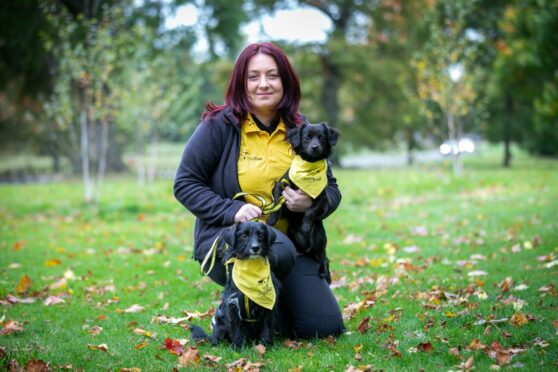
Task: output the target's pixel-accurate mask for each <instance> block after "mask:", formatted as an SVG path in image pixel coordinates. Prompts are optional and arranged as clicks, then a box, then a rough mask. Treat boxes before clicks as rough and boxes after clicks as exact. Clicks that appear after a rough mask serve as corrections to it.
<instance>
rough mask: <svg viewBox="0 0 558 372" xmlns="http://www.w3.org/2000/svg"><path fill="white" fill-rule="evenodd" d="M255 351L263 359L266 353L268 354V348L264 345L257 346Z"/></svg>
mask: <svg viewBox="0 0 558 372" xmlns="http://www.w3.org/2000/svg"><path fill="white" fill-rule="evenodd" d="M254 350H255V351H256V352H257V353H258V354H259V355H260V356H261V357H263V355H264V354H265V352H266V348H265V346H264V345H262V344H258V345H256V346H254Z"/></svg>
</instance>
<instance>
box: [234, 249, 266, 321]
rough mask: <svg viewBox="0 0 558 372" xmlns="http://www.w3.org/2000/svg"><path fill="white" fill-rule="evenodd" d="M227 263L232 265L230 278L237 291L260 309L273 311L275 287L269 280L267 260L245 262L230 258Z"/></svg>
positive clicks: (255, 259)
mask: <svg viewBox="0 0 558 372" xmlns="http://www.w3.org/2000/svg"><path fill="white" fill-rule="evenodd" d="M229 263H234V265H233V269H232V278H233V281H234V284H236V286H237V287H238V289H240V291H241V292H242V293H244V295H245V296H247V297H248V298H249V299H250V300H252V301H254V302H255V303H257V304H258V305H260V306H261V307H265V308H266V309H269V310H271V309H273V306H274V305H275V287H273V281H272V280H271V269H270V266H269V261H268V260H267V258H263V257H250V258H248V259H245V260H239V259H236V258H231V259H230V260H228V261H227V262H226V264H229Z"/></svg>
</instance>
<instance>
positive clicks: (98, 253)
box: [0, 156, 558, 371]
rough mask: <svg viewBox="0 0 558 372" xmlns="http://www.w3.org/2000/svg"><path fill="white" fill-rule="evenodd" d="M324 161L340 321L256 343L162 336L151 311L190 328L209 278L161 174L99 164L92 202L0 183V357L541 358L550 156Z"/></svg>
mask: <svg viewBox="0 0 558 372" xmlns="http://www.w3.org/2000/svg"><path fill="white" fill-rule="evenodd" d="M335 174H336V176H337V178H338V181H339V185H340V188H341V190H342V193H343V201H342V204H341V206H340V208H339V209H338V211H337V212H336V213H335V214H334V215H332V216H331V217H330V218H329V219H328V220H327V228H328V236H329V242H330V243H329V246H328V252H329V256H330V259H331V260H332V270H333V274H334V293H335V295H336V296H337V298H338V299H339V302H340V305H341V307H343V308H344V313H345V314H346V316H347V321H346V326H347V330H348V332H347V334H346V335H343V336H341V337H339V338H337V339H335V340H334V339H322V340H310V341H301V342H299V343H294V342H285V341H284V340H277V342H276V343H275V344H274V345H273V346H272V347H269V348H268V349H267V350H266V351H265V352H264V353H262V350H259V351H258V350H256V349H254V348H246V349H245V350H243V351H242V352H238V353H237V352H234V351H232V350H231V349H230V348H229V347H227V346H225V345H223V346H219V347H216V348H213V347H211V346H209V345H199V346H198V347H197V350H192V349H188V348H189V346H190V343H189V342H187V343H186V344H185V345H184V346H183V349H184V350H185V351H187V352H185V354H184V355H183V357H182V362H180V360H179V357H178V356H177V355H175V354H173V353H171V352H169V350H167V349H166V348H165V346H164V342H165V340H166V339H167V338H170V339H174V340H182V342H184V341H186V340H187V339H188V338H189V331H187V330H185V329H184V327H181V326H180V325H181V324H182V325H183V324H185V323H186V322H181V323H179V324H178V325H174V324H171V323H164V322H162V321H161V319H162V318H160V316H166V317H168V318H174V319H176V318H192V320H191V321H192V322H194V323H196V324H199V325H201V326H202V327H204V328H205V329H208V328H209V319H208V318H207V317H203V316H202V317H201V319H200V317H199V314H200V313H201V314H203V313H206V312H208V311H209V310H211V309H212V308H215V307H216V306H217V304H218V301H219V294H220V288H219V287H218V286H217V285H215V284H213V283H212V282H210V281H209V280H208V279H206V278H202V277H201V276H200V275H199V269H198V265H197V264H196V263H195V262H194V261H193V260H191V258H190V256H191V254H192V230H193V222H194V220H193V217H192V216H191V215H190V214H189V213H188V212H187V211H185V210H184V209H183V208H182V207H181V206H180V205H179V204H178V202H176V201H175V200H174V197H173V196H172V181H161V182H158V183H157V184H155V185H151V186H138V185H137V184H136V183H135V181H134V180H132V179H130V180H123V179H110V178H109V180H108V181H106V184H105V185H104V188H103V197H102V201H101V203H100V206H99V207H98V209H97V210H94V209H92V208H91V207H87V206H83V205H82V203H81V197H82V189H81V185H80V184H79V182H77V181H76V182H65V183H57V184H48V185H24V186H22V185H19V186H0V250H1V252H2V253H1V256H0V283H1V284H0V303H1V304H0V312H1V313H0V320H1V323H2V327H1V329H0V333H2V334H1V335H0V346H1V349H0V366H2V367H0V369H2V368H6V369H7V368H8V364H9V363H14V362H12V360H16V361H17V363H19V365H21V366H24V365H25V364H26V363H28V362H29V361H33V360H35V361H37V360H42V361H44V362H45V363H48V364H49V365H50V366H51V367H52V368H58V367H69V366H70V365H71V367H72V368H73V369H83V370H86V371H94V370H107V369H108V370H120V369H123V368H139V369H142V370H144V371H154V370H162V371H168V370H171V369H172V368H173V367H175V366H178V365H179V363H182V364H183V365H186V368H194V367H205V368H207V369H208V370H209V369H214V368H216V367H217V368H218V369H221V370H225V369H227V368H228V367H229V368H233V369H234V368H236V367H234V366H232V365H229V363H232V362H235V361H238V365H240V366H241V367H240V368H242V366H244V367H250V366H251V367H252V368H256V369H257V368H260V367H263V369H266V370H279V371H284V370H287V369H291V368H294V369H296V368H300V369H302V370H305V371H306V370H308V371H313V370H335V371H345V370H351V369H353V370H356V368H359V367H361V368H363V369H364V368H365V367H366V366H368V367H370V368H371V369H372V370H378V369H383V370H387V371H394V370H397V371H399V370H409V371H418V370H420V369H424V370H426V371H434V370H458V369H466V367H471V366H473V367H474V368H475V369H476V370H480V371H483V370H489V368H493V369H497V368H501V369H503V370H507V369H516V368H519V369H522V370H526V371H534V370H552V369H556V368H558V347H557V346H558V345H557V332H558V328H557V327H558V315H557V314H558V312H557V311H556V310H557V308H558V298H557V297H556V289H555V286H556V283H557V282H558V280H557V279H558V262H557V259H558V257H557V256H558V162H556V161H542V160H534V159H529V158H527V157H519V158H517V159H515V164H514V167H513V168H511V169H507V170H506V169H502V168H500V167H499V165H498V161H496V160H494V158H493V157H489V156H485V157H482V156H481V157H477V158H472V159H471V160H469V161H467V162H466V164H465V174H464V175H463V177H461V178H460V179H456V178H454V177H453V176H452V175H451V172H450V170H449V164H446V163H444V164H440V165H437V166H431V167H417V168H409V169H394V170H369V171H364V170H336V171H335ZM27 279H29V280H30V282H29V281H28V280H27ZM60 299H61V300H63V301H64V302H63V303H54V304H49V303H50V302H53V301H54V302H57V301H59V300H60ZM26 300H27V301H34V302H33V303H22V302H25V301H26ZM14 302H15V303H14ZM133 305H139V306H141V307H140V308H138V306H133ZM136 310H139V311H137V312H136ZM158 319H159V320H158ZM14 321H15V322H17V323H15V322H14ZM101 328H102V329H101ZM299 341H300V340H299ZM103 344H105V345H106V349H105V348H104V347H101V349H102V350H99V349H97V350H95V346H96V347H97V348H98V347H99V345H103ZM88 345H89V346H88ZM104 350H106V351H104ZM196 352H197V353H199V356H200V359H199V361H196V358H194V357H190V356H191V355H195V354H196ZM212 357H218V358H212ZM219 358H220V359H219ZM241 358H246V359H245V360H239V359H241ZM471 358H472V359H471ZM211 359H213V360H216V361H212V360H211ZM249 363H253V364H249ZM247 364H248V365H247ZM227 365H228V367H227ZM246 365H247V366H246ZM491 366H493V367H491Z"/></svg>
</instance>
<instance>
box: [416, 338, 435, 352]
mask: <svg viewBox="0 0 558 372" xmlns="http://www.w3.org/2000/svg"><path fill="white" fill-rule="evenodd" d="M417 349H418V350H420V351H423V352H425V353H431V352H432V351H434V349H433V348H432V344H431V343H430V341H427V342H421V343H419V344H418V345H417Z"/></svg>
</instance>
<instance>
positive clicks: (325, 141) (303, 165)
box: [267, 123, 340, 284]
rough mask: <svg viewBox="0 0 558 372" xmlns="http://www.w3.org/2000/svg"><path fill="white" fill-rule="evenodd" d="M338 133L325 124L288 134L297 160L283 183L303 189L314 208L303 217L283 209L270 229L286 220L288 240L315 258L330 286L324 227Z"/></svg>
mask: <svg viewBox="0 0 558 372" xmlns="http://www.w3.org/2000/svg"><path fill="white" fill-rule="evenodd" d="M339 135H340V134H339V131H338V130H337V129H335V128H331V127H329V126H328V125H327V124H326V123H320V124H310V123H306V124H303V125H301V126H299V127H296V128H293V129H291V130H289V132H288V133H287V138H288V140H289V142H290V144H291V146H292V148H293V151H294V152H295V154H296V156H295V158H294V160H293V163H292V164H291V167H290V169H289V170H288V171H287V173H286V174H285V176H284V177H283V179H285V180H287V181H288V183H287V184H288V185H289V186H290V187H291V188H293V189H302V190H303V191H304V192H305V193H307V194H308V195H309V196H310V197H311V198H312V199H313V202H312V206H311V207H310V208H309V209H307V210H306V211H305V212H304V213H295V212H291V211H289V210H288V209H287V207H286V206H285V205H283V206H282V208H281V209H280V211H279V212H278V213H274V214H272V215H270V217H269V218H268V220H267V224H268V225H272V226H273V225H275V223H277V220H278V219H279V217H280V216H284V217H286V218H287V220H288V223H289V226H288V230H287V235H288V237H289V238H290V239H291V240H292V242H293V244H294V245H295V247H296V249H297V250H298V252H300V253H303V254H305V255H308V256H310V257H314V258H315V259H316V260H317V261H318V263H319V264H320V268H319V273H320V276H322V277H324V278H325V279H326V280H327V282H328V283H330V284H331V274H330V272H329V260H328V258H327V255H326V246H327V236H326V232H325V229H324V225H323V222H322V220H323V218H324V208H325V207H326V206H327V203H328V200H327V195H326V192H325V187H326V186H327V175H326V171H327V158H328V157H329V156H330V155H331V153H332V152H333V148H334V146H335V145H336V144H337V140H338V139H339ZM284 187H285V182H284V181H283V180H282V181H281V182H277V183H276V184H275V187H274V188H273V198H274V200H280V198H281V193H282V191H283V188H284Z"/></svg>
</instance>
